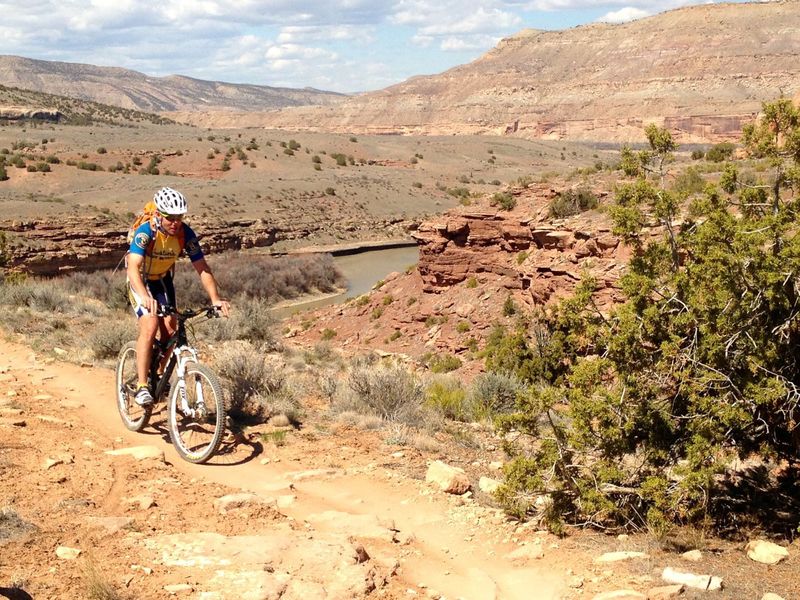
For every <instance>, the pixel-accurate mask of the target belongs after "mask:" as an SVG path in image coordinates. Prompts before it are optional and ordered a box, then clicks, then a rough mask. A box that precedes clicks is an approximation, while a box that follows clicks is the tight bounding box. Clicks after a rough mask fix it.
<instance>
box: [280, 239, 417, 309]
mask: <svg viewBox="0 0 800 600" xmlns="http://www.w3.org/2000/svg"><path fill="white" fill-rule="evenodd" d="M418 259H419V252H418V250H417V247H416V246H409V247H405V248H390V249H387V250H367V251H365V252H360V253H358V254H348V255H345V256H334V257H333V262H334V263H335V264H336V267H337V268H338V269H339V270H340V271H341V272H342V275H344V277H345V279H347V290H346V291H344V292H342V293H340V294H332V295H328V296H325V297H322V298H311V299H309V300H307V301H300V302H292V303H289V304H283V305H278V306H277V307H275V308H274V309H273V314H274V315H275V316H276V317H278V318H279V319H283V318H285V317H288V316H289V315H291V314H293V313H295V312H299V311H305V310H312V309H315V308H321V307H323V306H330V305H332V304H339V303H340V302H344V301H345V300H347V299H348V298H354V297H356V296H360V295H361V294H365V293H367V292H368V291H370V290H371V289H372V287H373V286H374V285H375V284H376V283H377V282H378V281H380V280H381V279H383V278H384V277H386V276H387V275H388V274H389V273H393V272H394V271H400V272H402V271H405V270H406V269H407V268H408V267H410V266H411V265H415V264H417V260H418Z"/></svg>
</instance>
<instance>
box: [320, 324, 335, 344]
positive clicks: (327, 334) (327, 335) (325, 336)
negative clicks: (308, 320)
mask: <svg viewBox="0 0 800 600" xmlns="http://www.w3.org/2000/svg"><path fill="white" fill-rule="evenodd" d="M335 337H336V330H335V329H329V328H327V327H326V328H325V329H323V330H322V333H321V334H320V339H322V340H325V341H328V340H332V339H333V338H335Z"/></svg>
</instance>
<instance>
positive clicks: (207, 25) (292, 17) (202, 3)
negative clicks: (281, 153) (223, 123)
mask: <svg viewBox="0 0 800 600" xmlns="http://www.w3.org/2000/svg"><path fill="white" fill-rule="evenodd" d="M690 1H691V0H601V1H596V0H237V2H235V3H231V2H230V1H229V0H159V2H158V3H155V2H145V1H143V0H27V2H26V3H25V5H24V6H21V5H19V0H16V1H13V2H12V1H11V0H0V15H2V19H0V54H18V55H21V56H29V57H32V58H42V59H47V60H61V61H68V62H83V63H89V64H97V65H107V66H112V65H113V66H120V67H125V68H129V69H136V70H138V71H142V72H145V73H147V74H149V75H168V74H183V75H188V76H191V77H198V78H202V79H213V80H221V81H231V82H247V83H256V84H262V85H286V86H291V87H304V86H307V85H311V86H314V87H319V88H321V89H334V90H337V91H358V90H364V89H376V88H379V87H384V86H385V85H388V84H391V83H396V82H397V81H399V80H400V79H402V78H404V77H406V76H409V75H412V74H415V73H420V72H433V71H434V70H444V69H445V68H448V67H449V66H452V64H453V63H454V62H456V61H457V62H465V61H467V60H470V59H471V58H474V57H475V56H477V55H478V54H479V53H480V52H483V51H486V50H489V49H490V48H491V47H492V46H493V45H494V44H496V42H497V40H498V39H499V38H501V37H506V36H508V35H512V34H514V33H516V32H517V31H518V30H519V29H521V28H523V27H524V26H526V21H527V20H528V19H529V18H530V17H531V16H532V13H534V12H535V11H543V10H547V11H561V10H563V11H571V12H572V13H573V17H572V18H573V19H574V13H576V12H581V11H584V10H586V11H588V10H592V11H593V12H592V14H593V15H598V14H601V12H605V13H606V14H605V16H603V17H602V19H603V20H606V21H611V22H621V21H624V20H629V19H631V18H638V17H641V16H644V15H646V14H655V13H656V12H660V11H662V10H666V9H669V8H676V7H678V6H681V5H684V4H688V3H690ZM695 1H697V0H695ZM524 19H525V20H524ZM573 23H574V21H573ZM419 48H425V49H426V50H425V51H420V50H419ZM406 49H408V51H405V50H406ZM444 52H446V53H449V54H448V56H447V57H444V56H443V53H444ZM421 56H424V58H421V59H420V60H422V61H424V63H421V64H420V63H418V64H412V63H411V62H410V61H412V60H413V59H414V58H417V57H421ZM354 57H358V59H357V60H356V59H355V58H354ZM350 61H352V62H350ZM401 74H403V76H401Z"/></svg>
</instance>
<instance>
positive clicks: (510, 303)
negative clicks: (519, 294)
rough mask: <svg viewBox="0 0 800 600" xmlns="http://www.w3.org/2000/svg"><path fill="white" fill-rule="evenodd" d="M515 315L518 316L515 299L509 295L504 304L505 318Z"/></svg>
mask: <svg viewBox="0 0 800 600" xmlns="http://www.w3.org/2000/svg"><path fill="white" fill-rule="evenodd" d="M515 314H517V305H516V304H515V303H514V298H512V297H511V294H509V295H508V296H506V299H505V301H504V302H503V316H504V317H510V316H512V315H515Z"/></svg>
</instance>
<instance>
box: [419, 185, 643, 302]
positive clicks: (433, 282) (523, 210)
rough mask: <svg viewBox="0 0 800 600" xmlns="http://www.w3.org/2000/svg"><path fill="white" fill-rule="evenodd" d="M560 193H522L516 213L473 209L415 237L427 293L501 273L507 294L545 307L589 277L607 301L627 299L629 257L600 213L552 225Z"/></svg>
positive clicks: (427, 226) (447, 217)
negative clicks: (549, 213)
mask: <svg viewBox="0 0 800 600" xmlns="http://www.w3.org/2000/svg"><path fill="white" fill-rule="evenodd" d="M556 195H557V192H556V191H555V190H553V189H550V188H548V187H542V186H539V187H536V188H532V189H524V190H518V191H517V197H518V202H519V203H520V207H519V208H517V209H515V210H513V211H510V212H505V211H500V210H492V211H487V210H485V209H484V210H469V209H466V210H463V211H462V212H459V213H455V214H453V213H450V214H447V215H444V216H443V217H441V218H440V219H437V220H435V221H429V222H426V223H423V224H422V225H421V226H420V228H419V230H418V231H417V232H416V233H414V234H413V237H414V238H415V239H416V240H417V242H418V244H419V252H420V258H419V273H420V276H421V277H422V281H423V284H424V288H423V289H424V291H425V292H435V293H438V292H442V291H444V290H446V289H448V288H449V287H451V286H453V285H456V284H458V283H461V282H463V281H464V280H466V279H467V278H469V277H473V276H476V275H478V274H481V273H493V274H495V275H498V276H500V277H503V278H504V286H505V287H506V288H508V289H516V290H522V291H524V292H526V294H523V297H526V296H527V297H529V299H530V302H531V303H535V304H544V303H547V302H549V301H550V300H551V299H553V298H561V297H564V296H566V295H570V294H571V293H572V292H573V290H574V288H575V285H576V284H577V283H578V281H580V280H581V278H582V277H583V275H584V274H588V275H591V276H593V277H594V278H595V279H596V280H597V282H598V286H599V290H598V298H599V300H600V302H601V303H603V304H607V303H609V302H612V301H614V300H617V299H619V298H618V294H617V293H616V291H615V283H616V281H617V279H618V278H619V276H620V270H621V268H622V267H623V265H624V264H625V263H626V262H627V259H628V255H627V252H626V251H625V250H624V249H622V248H620V245H619V240H618V239H617V238H616V237H614V236H613V235H612V234H611V227H610V224H609V223H608V222H606V221H605V219H604V218H603V217H602V216H601V215H600V214H598V213H594V212H592V213H587V214H585V215H582V216H577V217H574V218H571V219H567V220H562V221H557V222H551V221H550V220H549V219H548V218H547V217H546V210H547V205H548V203H549V202H550V201H551V200H552V199H553V198H554V197H555V196H556ZM531 215H534V216H531Z"/></svg>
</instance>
